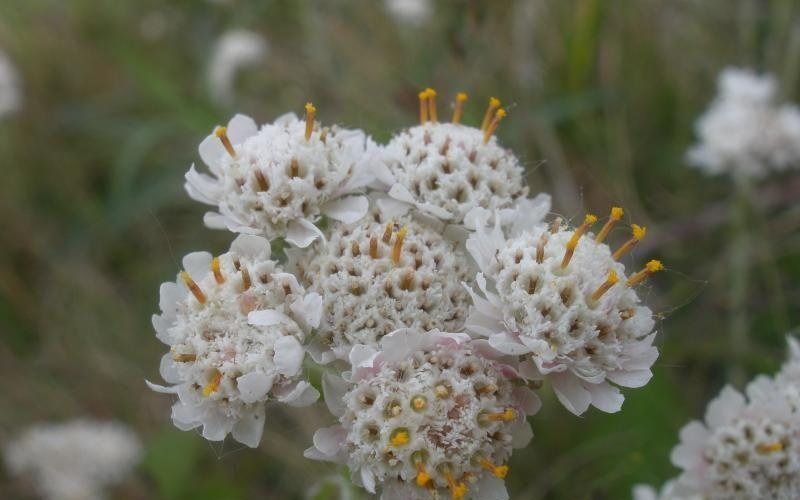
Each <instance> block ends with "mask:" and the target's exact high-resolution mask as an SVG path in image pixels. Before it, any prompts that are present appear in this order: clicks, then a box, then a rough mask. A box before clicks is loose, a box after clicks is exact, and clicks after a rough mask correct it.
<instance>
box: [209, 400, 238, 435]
mask: <svg viewBox="0 0 800 500" xmlns="http://www.w3.org/2000/svg"><path fill="white" fill-rule="evenodd" d="M234 423H235V421H234V420H233V419H232V418H230V417H228V416H227V415H225V414H224V413H223V412H222V410H220V409H218V408H209V409H208V410H207V411H206V412H205V415H203V437H204V438H206V439H208V440H209V441H222V440H223V439H225V436H227V435H228V433H229V432H231V430H233V425H234Z"/></svg>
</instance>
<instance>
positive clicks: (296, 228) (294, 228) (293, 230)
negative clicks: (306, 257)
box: [286, 219, 325, 248]
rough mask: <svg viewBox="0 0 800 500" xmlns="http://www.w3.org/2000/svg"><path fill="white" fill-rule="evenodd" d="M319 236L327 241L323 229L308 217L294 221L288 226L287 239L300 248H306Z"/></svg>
mask: <svg viewBox="0 0 800 500" xmlns="http://www.w3.org/2000/svg"><path fill="white" fill-rule="evenodd" d="M317 238H319V239H322V241H325V236H324V235H323V234H322V231H320V230H319V228H318V227H317V226H315V225H314V224H312V223H311V222H309V221H307V220H306V219H297V220H296V221H292V222H291V223H289V226H288V227H287V228H286V241H288V242H289V243H291V244H292V245H294V246H296V247H299V248H306V247H307V246H308V245H310V244H311V243H313V242H314V240H316V239H317Z"/></svg>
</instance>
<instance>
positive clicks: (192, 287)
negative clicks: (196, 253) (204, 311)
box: [180, 271, 206, 304]
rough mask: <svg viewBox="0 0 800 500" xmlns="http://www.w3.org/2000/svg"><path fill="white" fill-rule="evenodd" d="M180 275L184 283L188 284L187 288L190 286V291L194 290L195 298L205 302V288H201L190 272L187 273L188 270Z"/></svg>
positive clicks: (202, 302)
mask: <svg viewBox="0 0 800 500" xmlns="http://www.w3.org/2000/svg"><path fill="white" fill-rule="evenodd" d="M180 277H181V279H182V280H183V283H184V284H185V285H186V288H188V289H189V291H190V292H192V295H194V298H196V299H197V302H200V303H201V304H205V303H206V294H204V293H203V290H201V289H200V287H199V286H198V285H197V283H195V281H194V280H193V279H192V277H191V276H189V273H187V272H186V271H181V272H180Z"/></svg>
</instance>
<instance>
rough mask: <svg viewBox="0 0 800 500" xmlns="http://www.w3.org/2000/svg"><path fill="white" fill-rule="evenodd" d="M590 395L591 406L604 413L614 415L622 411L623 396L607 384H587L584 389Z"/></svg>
mask: <svg viewBox="0 0 800 500" xmlns="http://www.w3.org/2000/svg"><path fill="white" fill-rule="evenodd" d="M586 388H587V389H588V390H589V392H590V393H591V394H592V406H594V407H595V408H597V409H598V410H600V411H604V412H606V413H616V412H618V411H619V410H620V409H622V402H623V401H625V396H623V395H622V393H620V392H619V389H617V388H616V387H614V386H612V385H611V384H609V383H602V384H589V386H588V387H586Z"/></svg>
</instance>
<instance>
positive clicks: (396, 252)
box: [392, 226, 408, 265]
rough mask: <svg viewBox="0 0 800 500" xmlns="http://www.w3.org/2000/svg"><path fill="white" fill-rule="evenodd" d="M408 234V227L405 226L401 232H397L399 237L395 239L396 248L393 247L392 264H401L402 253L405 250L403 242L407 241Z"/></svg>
mask: <svg viewBox="0 0 800 500" xmlns="http://www.w3.org/2000/svg"><path fill="white" fill-rule="evenodd" d="M407 233H408V227H407V226H403V227H402V228H401V229H400V230H399V231H397V235H396V236H395V239H394V246H393V247H392V262H394V264H395V265H397V264H399V263H400V252H401V251H402V250H403V240H404V239H406V234H407Z"/></svg>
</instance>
